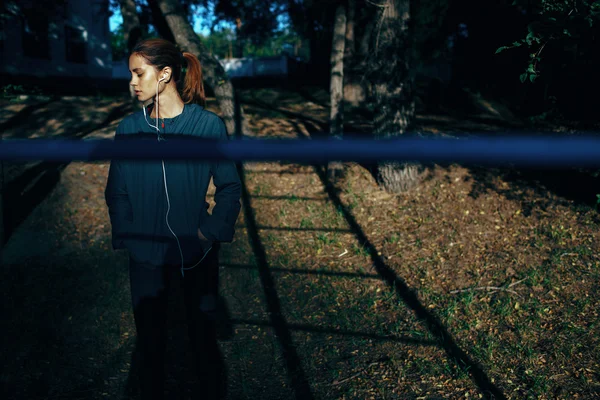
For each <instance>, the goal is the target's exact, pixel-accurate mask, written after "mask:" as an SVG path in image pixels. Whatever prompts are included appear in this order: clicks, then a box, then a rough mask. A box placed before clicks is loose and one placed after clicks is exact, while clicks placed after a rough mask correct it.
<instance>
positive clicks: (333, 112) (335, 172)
mask: <svg viewBox="0 0 600 400" xmlns="http://www.w3.org/2000/svg"><path fill="white" fill-rule="evenodd" d="M345 44H346V7H345V5H344V4H340V5H338V7H337V9H336V10H335V20H334V23H333V42H332V46H331V78H330V80H329V94H330V113H329V134H330V135H331V136H332V137H333V138H341V137H342V135H343V132H344V126H343V124H344V49H345ZM327 173H328V176H329V178H331V179H335V178H337V177H340V176H341V175H342V173H343V166H342V164H341V163H340V162H331V163H329V165H328V171H327Z"/></svg>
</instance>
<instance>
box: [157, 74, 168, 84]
mask: <svg viewBox="0 0 600 400" xmlns="http://www.w3.org/2000/svg"><path fill="white" fill-rule="evenodd" d="M165 79H167V74H163V76H162V78H160V79H159V80H158V81H159V82H162V81H164V80H165Z"/></svg>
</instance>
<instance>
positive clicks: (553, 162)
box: [0, 136, 600, 167]
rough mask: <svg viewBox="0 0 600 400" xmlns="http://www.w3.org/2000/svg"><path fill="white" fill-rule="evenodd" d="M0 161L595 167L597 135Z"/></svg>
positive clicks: (204, 146)
mask: <svg viewBox="0 0 600 400" xmlns="http://www.w3.org/2000/svg"><path fill="white" fill-rule="evenodd" d="M0 159H1V160H7V161H27V160H47V161H98V160H110V159H130V160H160V159H162V160H181V159H196V160H209V161H212V160H232V161H275V160H285V161H292V162H304V163H323V162H327V161H334V160H337V161H356V162H376V161H420V162H457V163H475V164H485V165H502V164H513V165H521V166H552V167H565V166H573V167H583V166H585V167H599V166H600V138H596V137H514V136H513V137H504V138H501V137H486V138H483V137H476V138H468V139H423V138H414V137H410V138H399V139H384V140H352V139H345V140H332V139H325V140H321V139H318V140H317V139H315V140H295V139H294V140H292V139H282V140H276V139H264V140H261V139H243V140H237V139H232V140H228V141H222V140H220V141H215V140H183V139H182V140H180V139H177V140H176V139H170V140H167V141H161V142H159V141H156V140H148V139H146V140H117V141H113V140H105V139H103V140H64V139H63V140H47V139H30V140H4V141H0Z"/></svg>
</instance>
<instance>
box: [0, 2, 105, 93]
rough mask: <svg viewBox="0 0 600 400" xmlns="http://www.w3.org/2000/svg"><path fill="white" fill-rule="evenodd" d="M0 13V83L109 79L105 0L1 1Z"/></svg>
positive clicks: (47, 82) (77, 82)
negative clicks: (0, 78) (2, 2)
mask: <svg viewBox="0 0 600 400" xmlns="http://www.w3.org/2000/svg"><path fill="white" fill-rule="evenodd" d="M1 12H2V15H1V18H0V57H1V59H2V63H0V75H1V76H2V81H3V82H2V83H3V84H7V83H12V82H23V81H27V80H29V81H34V82H35V83H38V84H39V83H42V84H43V83H45V84H44V85H43V86H47V85H50V86H52V85H51V84H52V80H54V81H55V84H58V83H60V84H65V82H67V81H68V80H70V81H71V82H73V84H80V83H81V82H86V81H89V82H91V81H93V80H100V79H103V78H106V79H110V78H111V76H112V54H111V45H110V33H109V22H108V20H109V16H110V13H109V3H108V0H48V1H43V2H42V1H38V0H19V1H11V0H5V1H4V5H3V10H1ZM56 78H59V79H56ZM62 78H64V79H62Z"/></svg>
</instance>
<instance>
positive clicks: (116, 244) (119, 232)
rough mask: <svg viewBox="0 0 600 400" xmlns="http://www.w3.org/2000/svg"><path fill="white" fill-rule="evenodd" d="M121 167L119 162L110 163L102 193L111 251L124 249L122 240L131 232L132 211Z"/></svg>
mask: <svg viewBox="0 0 600 400" xmlns="http://www.w3.org/2000/svg"><path fill="white" fill-rule="evenodd" d="M122 167H123V165H122V162H121V161H117V160H113V161H112V162H111V163H110V170H109V172H108V180H107V182H106V190H105V191H104V197H105V199H106V205H107V206H108V214H109V216H110V224H111V226H112V245H113V249H124V248H126V246H125V243H124V240H125V239H127V236H128V233H129V232H131V229H130V227H131V224H132V222H133V210H132V207H131V202H130V200H129V195H128V191H127V185H126V182H125V179H124V176H123V171H122Z"/></svg>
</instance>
